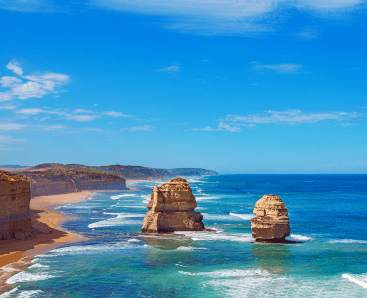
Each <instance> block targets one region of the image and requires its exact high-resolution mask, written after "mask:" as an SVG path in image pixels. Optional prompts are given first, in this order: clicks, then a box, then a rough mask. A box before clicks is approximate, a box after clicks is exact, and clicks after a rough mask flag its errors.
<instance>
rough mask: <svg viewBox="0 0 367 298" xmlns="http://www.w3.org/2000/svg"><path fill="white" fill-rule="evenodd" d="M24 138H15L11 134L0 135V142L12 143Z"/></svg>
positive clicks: (22, 140) (21, 140)
mask: <svg viewBox="0 0 367 298" xmlns="http://www.w3.org/2000/svg"><path fill="white" fill-rule="evenodd" d="M24 141H25V139H17V138H14V137H12V136H2V135H0V143H14V142H24Z"/></svg>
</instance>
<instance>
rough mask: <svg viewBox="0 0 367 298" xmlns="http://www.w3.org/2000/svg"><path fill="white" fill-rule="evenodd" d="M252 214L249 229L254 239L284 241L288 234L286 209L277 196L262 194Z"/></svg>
mask: <svg viewBox="0 0 367 298" xmlns="http://www.w3.org/2000/svg"><path fill="white" fill-rule="evenodd" d="M254 214H255V215H256V216H255V217H254V218H253V219H252V220H251V230H252V236H253V237H254V238H255V239H256V241H266V242H285V241H286V240H285V237H287V236H289V234H290V227H289V218H288V210H287V207H285V205H284V203H283V201H282V200H281V198H280V197H279V196H277V195H264V196H263V197H262V198H261V199H260V200H258V201H257V202H256V205H255V208H254Z"/></svg>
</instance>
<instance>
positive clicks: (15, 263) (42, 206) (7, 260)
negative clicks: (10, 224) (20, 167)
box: [0, 190, 93, 293]
mask: <svg viewBox="0 0 367 298" xmlns="http://www.w3.org/2000/svg"><path fill="white" fill-rule="evenodd" d="M92 193H93V191H89V190H88V191H82V192H77V193H68V194H60V195H52V196H40V197H34V198H32V199H31V204H30V208H31V217H32V226H33V228H34V229H35V230H36V236H35V237H34V238H29V239H25V240H16V239H12V240H2V241H1V242H0V267H3V266H6V265H9V264H11V263H12V266H11V267H9V270H8V271H5V272H3V275H2V276H0V286H1V285H4V283H5V281H6V279H7V278H8V277H9V276H11V275H13V274H14V271H19V269H20V268H19V267H23V266H24V265H26V264H29V262H30V261H31V260H32V257H34V256H35V255H37V254H40V253H43V252H46V251H49V250H51V249H54V248H56V247H58V246H61V245H64V244H67V243H73V242H79V241H85V240H88V238H86V237H83V236H80V235H76V234H73V233H72V232H70V231H65V230H63V229H61V228H60V227H59V225H60V224H61V223H62V222H63V221H65V220H70V219H72V217H68V216H66V217H65V216H64V215H62V214H60V213H59V212H58V211H57V210H55V207H56V206H60V205H65V204H70V203H76V202H80V201H83V200H86V199H88V198H89V197H90V195H91V194H92ZM7 267H8V266H7ZM6 273H8V274H6ZM0 288H1V287H0ZM1 292H2V291H1V290H0V293H1Z"/></svg>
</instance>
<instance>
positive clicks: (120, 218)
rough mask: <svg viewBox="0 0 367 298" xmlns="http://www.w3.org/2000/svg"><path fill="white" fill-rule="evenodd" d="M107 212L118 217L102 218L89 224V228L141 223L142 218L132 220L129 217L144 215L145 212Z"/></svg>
mask: <svg viewBox="0 0 367 298" xmlns="http://www.w3.org/2000/svg"><path fill="white" fill-rule="evenodd" d="M105 214H109V215H117V217H115V218H110V219H106V220H102V221H99V222H95V223H91V224H89V225H88V228H90V229H95V228H102V227H114V226H122V225H134V224H141V221H140V220H131V219H128V218H137V217H144V214H139V213H105Z"/></svg>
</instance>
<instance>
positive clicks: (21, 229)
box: [0, 171, 33, 239]
mask: <svg viewBox="0 0 367 298" xmlns="http://www.w3.org/2000/svg"><path fill="white" fill-rule="evenodd" d="M30 199H31V195H30V182H29V180H28V179H27V178H26V177H25V176H23V175H17V174H13V173H10V172H5V171H0V239H10V238H16V239H23V238H27V237H31V236H33V233H32V225H31V217H30V213H29V203H30Z"/></svg>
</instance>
